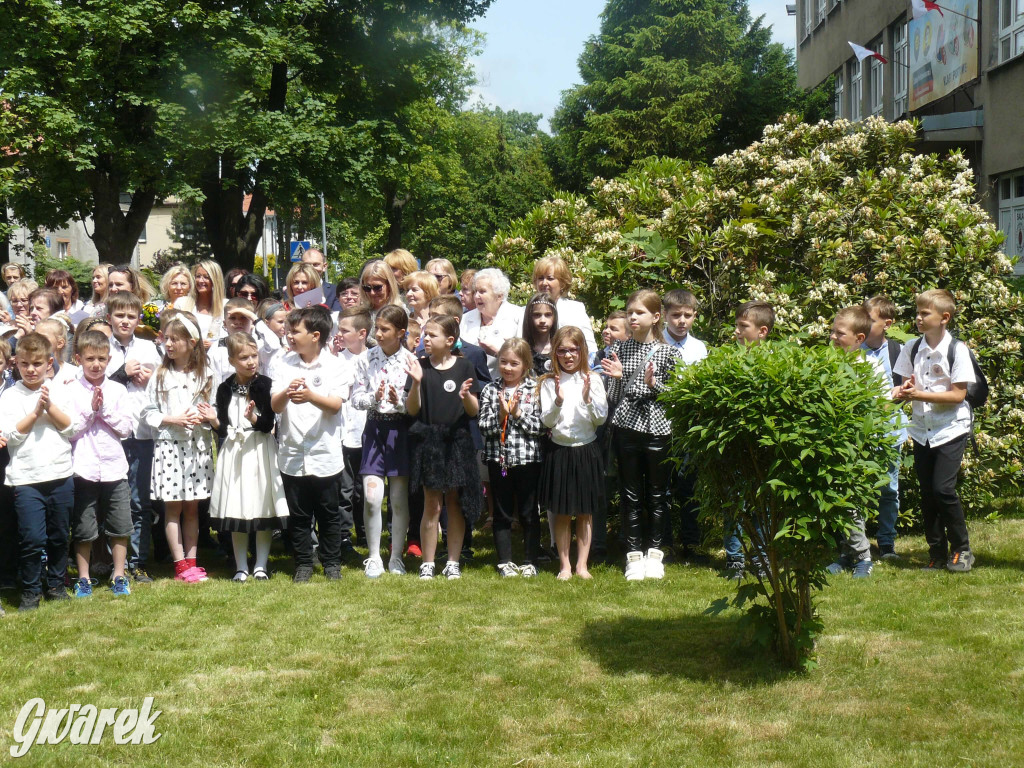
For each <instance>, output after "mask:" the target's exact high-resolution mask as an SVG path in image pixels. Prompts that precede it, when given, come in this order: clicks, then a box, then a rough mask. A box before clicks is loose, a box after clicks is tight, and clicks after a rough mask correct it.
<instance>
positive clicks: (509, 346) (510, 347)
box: [497, 336, 534, 380]
mask: <svg viewBox="0 0 1024 768" xmlns="http://www.w3.org/2000/svg"><path fill="white" fill-rule="evenodd" d="M506 352H511V353H512V354H513V355H515V356H516V357H518V358H519V361H520V362H521V363H522V364H523V379H524V380H525V379H528V378H530V374H532V373H534V370H533V347H531V346H530V343H529V342H528V341H526V339H521V338H519V337H518V336H513V337H512V338H510V339H505V343H504V344H502V345H501V347H500V348H499V349H498V355H497V356H498V357H499V358H500V357H501V356H502V355H503V354H505V353H506ZM498 375H499V377H500V376H501V374H500V373H499V374H498Z"/></svg>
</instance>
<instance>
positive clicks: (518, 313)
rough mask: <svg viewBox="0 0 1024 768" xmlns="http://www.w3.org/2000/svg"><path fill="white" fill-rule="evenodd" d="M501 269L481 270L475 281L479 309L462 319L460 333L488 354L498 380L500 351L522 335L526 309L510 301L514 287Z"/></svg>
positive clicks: (474, 287) (489, 366)
mask: <svg viewBox="0 0 1024 768" xmlns="http://www.w3.org/2000/svg"><path fill="white" fill-rule="evenodd" d="M511 287H512V286H511V284H510V283H509V281H508V278H507V277H505V273H504V272H502V271H501V270H500V269H493V268H490V269H481V270H480V271H479V272H477V273H476V277H474V278H473V293H474V296H475V297H476V309H472V310H470V311H469V312H467V313H466V314H465V315H463V316H462V325H461V326H460V327H459V334H460V336H461V338H462V340H463V341H466V342H468V343H470V344H476V345H477V346H479V347H480V348H481V349H483V351H484V352H486V353H487V367H488V368H490V369H491V375H492V376H493V377H494V378H495V379H497V378H498V358H497V355H498V350H499V349H500V348H501V345H502V344H504V343H505V340H506V339H511V338H512V337H513V336H519V335H520V334H521V327H522V322H523V308H522V307H518V306H516V305H515V304H510V303H509V302H508V301H507V300H506V299H507V298H508V292H509V289H510V288H511Z"/></svg>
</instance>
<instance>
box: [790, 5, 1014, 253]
mask: <svg viewBox="0 0 1024 768" xmlns="http://www.w3.org/2000/svg"><path fill="white" fill-rule="evenodd" d="M937 4H938V5H939V9H937V10H930V11H929V12H928V13H926V14H924V15H919V17H918V18H917V19H914V18H913V13H912V10H911V4H910V2H909V0H798V2H797V4H796V24H797V67H798V72H799V75H798V77H799V82H800V85H801V86H802V87H804V88H814V87H816V86H818V85H821V84H822V83H826V82H829V81H830V80H831V88H832V93H833V104H834V108H835V115H836V117H842V118H846V119H849V120H860V119H862V118H864V117H867V116H869V115H880V116H882V117H884V118H885V119H887V120H900V119H906V118H916V119H919V120H920V121H921V143H920V144H919V148H920V149H921V151H923V152H936V153H940V154H941V153H944V152H947V151H949V150H952V149H960V150H962V151H963V153H964V156H965V157H966V158H967V159H968V160H969V161H970V163H971V167H972V168H973V169H974V172H975V177H976V180H977V185H978V194H979V197H980V201H981V203H982V205H984V206H985V208H986V209H987V210H988V211H989V213H990V215H991V216H992V218H993V220H994V221H996V222H997V223H998V225H999V227H1000V229H1002V230H1003V231H1004V232H1005V234H1006V244H1005V246H1004V248H1005V251H1006V254H1007V255H1008V256H1010V257H1011V258H1012V257H1016V258H1017V259H1018V261H1019V262H1022V263H1018V267H1017V269H1018V271H1021V270H1024V0H993V2H991V3H988V2H984V1H983V0H981V1H979V0H937ZM847 41H850V42H854V43H857V44H858V45H863V46H865V47H867V48H870V49H871V50H873V51H876V52H878V53H880V54H882V56H884V57H885V58H886V59H888V63H887V64H883V63H882V62H881V61H878V60H877V59H874V58H867V59H865V60H864V61H857V58H856V56H854V54H853V51H852V49H851V48H850V46H849V45H848V42H847Z"/></svg>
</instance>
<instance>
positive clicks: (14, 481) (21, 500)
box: [0, 333, 74, 611]
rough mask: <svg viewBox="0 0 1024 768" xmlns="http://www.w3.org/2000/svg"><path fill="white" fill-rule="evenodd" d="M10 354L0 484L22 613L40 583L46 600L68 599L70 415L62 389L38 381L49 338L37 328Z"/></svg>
mask: <svg viewBox="0 0 1024 768" xmlns="http://www.w3.org/2000/svg"><path fill="white" fill-rule="evenodd" d="M15 360H16V362H17V365H18V370H19V372H20V373H21V380H20V381H19V382H18V383H17V384H15V385H14V386H13V387H11V388H10V389H8V390H7V391H5V392H4V393H3V395H2V396H0V434H2V435H3V437H4V439H6V440H7V445H8V448H9V450H10V453H11V463H10V465H9V466H8V467H7V476H6V478H5V480H4V482H5V484H6V485H8V486H11V487H13V488H14V511H15V514H16V515H17V517H18V531H19V533H20V535H21V589H22V592H21V604H20V605H19V607H18V610H21V611H30V610H33V609H35V608H38V607H39V601H40V599H41V598H42V596H43V591H44V588H45V592H46V598H47V599H48V600H67V599H70V598H69V596H68V593H67V591H66V590H65V589H64V579H65V577H66V576H67V569H68V528H69V526H70V523H71V506H72V504H73V495H74V483H73V482H72V480H71V475H72V467H71V441H70V436H71V419H70V418H69V417H68V415H67V413H66V411H65V410H64V408H63V402H62V399H61V398H62V397H63V394H62V393H60V392H58V391H57V390H54V391H51V388H50V384H49V383H48V382H47V380H46V373H47V370H48V369H49V367H50V366H51V365H52V364H53V349H52V347H51V346H50V342H49V340H48V339H47V338H46V337H45V336H43V335H42V334H39V333H29V334H26V335H25V337H24V338H23V339H22V340H21V341H20V342H19V344H18V352H17V354H16V355H15ZM44 562H45V563H46V580H45V584H44V580H43V563H44Z"/></svg>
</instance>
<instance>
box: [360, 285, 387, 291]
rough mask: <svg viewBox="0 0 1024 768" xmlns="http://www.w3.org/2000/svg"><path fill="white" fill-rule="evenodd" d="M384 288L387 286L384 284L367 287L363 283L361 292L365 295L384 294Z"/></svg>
mask: <svg viewBox="0 0 1024 768" xmlns="http://www.w3.org/2000/svg"><path fill="white" fill-rule="evenodd" d="M386 287H387V286H385V285H384V283H378V284H377V285H367V284H366V283H363V291H364V292H365V293H384V289H385V288H386Z"/></svg>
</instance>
